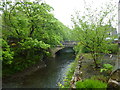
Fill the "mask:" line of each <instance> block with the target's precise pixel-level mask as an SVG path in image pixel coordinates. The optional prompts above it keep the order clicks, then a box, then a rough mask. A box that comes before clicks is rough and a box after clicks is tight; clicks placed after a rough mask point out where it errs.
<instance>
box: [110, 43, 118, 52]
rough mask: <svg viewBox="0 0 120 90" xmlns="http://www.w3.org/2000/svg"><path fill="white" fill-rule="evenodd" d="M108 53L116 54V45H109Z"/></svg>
mask: <svg viewBox="0 0 120 90" xmlns="http://www.w3.org/2000/svg"><path fill="white" fill-rule="evenodd" d="M108 48H109V51H111V53H113V54H116V53H117V52H118V44H111V45H108Z"/></svg>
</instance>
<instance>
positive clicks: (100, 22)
mask: <svg viewBox="0 0 120 90" xmlns="http://www.w3.org/2000/svg"><path fill="white" fill-rule="evenodd" d="M113 9H115V7H114V6H113V7H112V8H107V9H106V10H101V11H97V9H96V10H93V11H92V10H91V8H88V7H86V8H85V12H86V13H85V14H84V15H83V16H81V13H80V12H76V14H75V15H76V16H75V17H74V16H73V18H72V21H73V23H74V28H73V35H74V37H75V39H76V40H77V41H80V42H79V43H78V46H77V48H79V47H80V48H81V47H85V48H86V49H87V51H90V53H91V55H92V57H93V60H94V63H95V65H96V67H98V64H97V61H98V57H99V56H100V53H110V51H109V48H108V47H107V46H108V45H109V46H111V42H112V41H113V39H114V38H115V37H114V36H112V35H110V32H112V31H113V30H114V28H113V26H112V24H111V23H112V21H113V18H112V19H111V18H109V17H108V16H109V14H110V13H111V12H110V11H111V10H113ZM95 11H97V12H96V13H95ZM113 11H114V10H113ZM111 17H114V15H112V16H111ZM91 18H92V19H91ZM106 19H107V20H106ZM104 20H106V22H107V23H106V22H104ZM108 37H109V38H110V39H107V38H108ZM79 50H81V49H79ZM77 52H78V51H77Z"/></svg>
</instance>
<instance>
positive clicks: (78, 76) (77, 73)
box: [70, 56, 83, 88]
mask: <svg viewBox="0 0 120 90" xmlns="http://www.w3.org/2000/svg"><path fill="white" fill-rule="evenodd" d="M82 59H83V56H80V59H79V60H78V65H77V67H76V69H75V72H74V75H73V77H72V79H71V83H70V85H71V88H76V87H75V84H76V82H77V81H80V80H82V78H81V75H82V72H81V70H80V69H81V67H82Z"/></svg>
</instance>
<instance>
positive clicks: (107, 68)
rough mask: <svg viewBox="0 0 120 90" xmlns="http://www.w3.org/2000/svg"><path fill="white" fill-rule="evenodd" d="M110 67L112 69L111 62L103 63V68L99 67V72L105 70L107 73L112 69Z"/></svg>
mask: <svg viewBox="0 0 120 90" xmlns="http://www.w3.org/2000/svg"><path fill="white" fill-rule="evenodd" d="M112 69H113V66H112V65H111V64H104V65H103V68H102V69H100V72H103V71H105V72H107V73H108V74H109V73H110V72H111V71H112Z"/></svg>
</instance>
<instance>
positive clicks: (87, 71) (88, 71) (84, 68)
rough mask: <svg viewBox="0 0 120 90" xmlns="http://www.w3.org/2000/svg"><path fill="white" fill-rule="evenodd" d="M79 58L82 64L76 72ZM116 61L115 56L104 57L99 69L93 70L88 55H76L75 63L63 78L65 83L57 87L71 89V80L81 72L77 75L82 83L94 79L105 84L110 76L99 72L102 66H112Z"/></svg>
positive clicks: (93, 67)
mask: <svg viewBox="0 0 120 90" xmlns="http://www.w3.org/2000/svg"><path fill="white" fill-rule="evenodd" d="M79 56H83V59H82V60H81V61H82V63H81V67H80V71H76V68H78V67H79V66H78V65H79V63H78V62H79V60H80V57H79ZM116 60H117V55H112V57H110V56H109V55H105V56H104V57H103V58H102V59H101V60H100V68H95V66H94V62H93V60H92V58H91V55H90V54H89V53H83V54H81V55H77V56H76V61H75V62H74V63H73V64H72V65H71V69H70V70H69V72H68V73H67V76H66V78H65V81H66V82H65V83H64V84H63V85H61V84H60V85H59V86H60V87H61V88H71V87H72V86H71V81H72V78H74V73H77V72H82V74H80V75H79V78H80V79H81V80H82V81H84V80H86V79H94V80H99V81H101V82H104V83H106V84H107V82H108V79H109V75H110V74H108V73H107V72H101V69H103V68H104V67H103V65H104V64H110V65H112V66H114V65H115V61H116ZM73 67H74V68H73Z"/></svg>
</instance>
